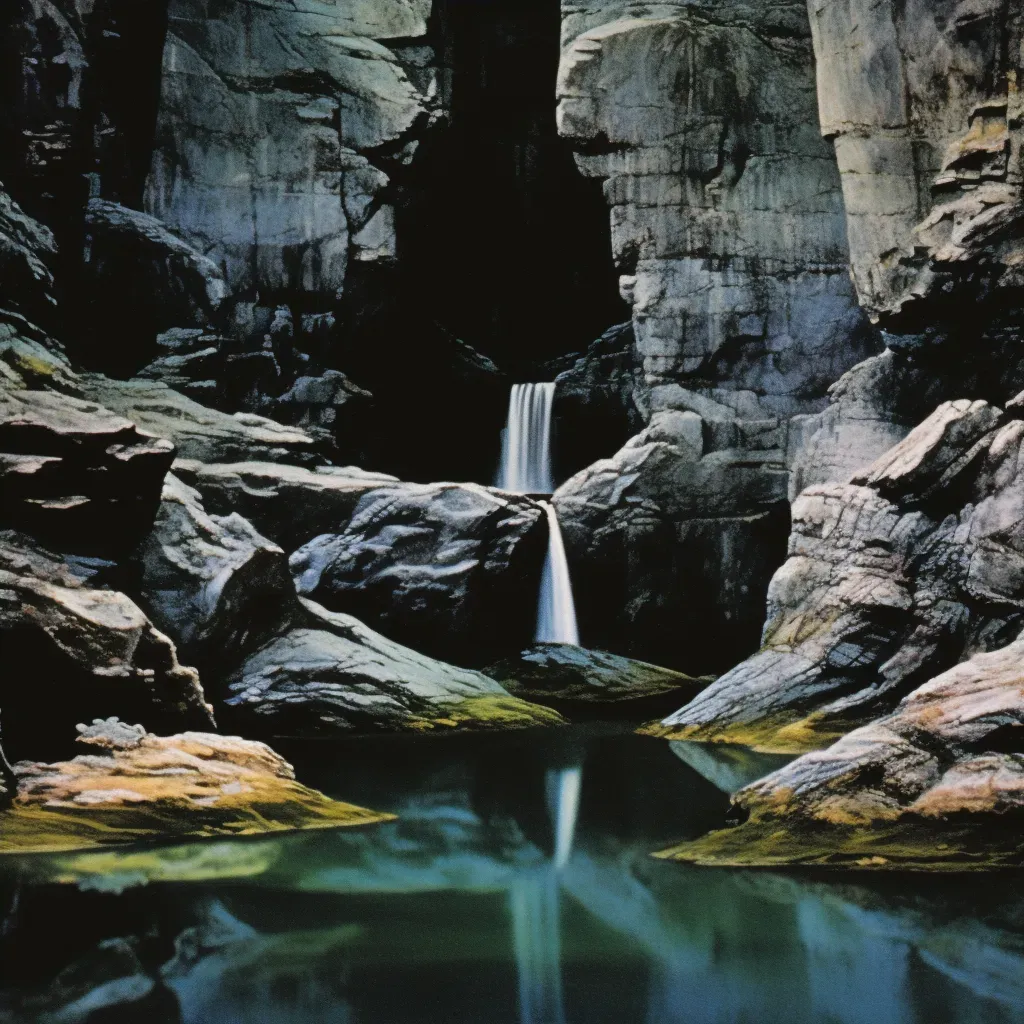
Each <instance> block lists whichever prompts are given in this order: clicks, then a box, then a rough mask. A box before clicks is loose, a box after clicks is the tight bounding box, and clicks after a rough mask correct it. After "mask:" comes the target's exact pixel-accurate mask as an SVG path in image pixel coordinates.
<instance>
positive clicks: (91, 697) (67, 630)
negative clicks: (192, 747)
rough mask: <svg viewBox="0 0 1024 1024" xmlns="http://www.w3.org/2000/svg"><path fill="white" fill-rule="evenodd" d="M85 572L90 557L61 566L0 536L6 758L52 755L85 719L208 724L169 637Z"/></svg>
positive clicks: (10, 535) (22, 540)
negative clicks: (97, 586) (92, 584)
mask: <svg viewBox="0 0 1024 1024" xmlns="http://www.w3.org/2000/svg"><path fill="white" fill-rule="evenodd" d="M76 567H78V568H77V569H76ZM82 575H86V576H87V575H89V562H88V561H86V562H85V563H80V562H74V561H73V562H70V563H68V562H64V561H62V560H61V559H60V558H58V557H57V556H55V555H53V554H51V553H50V552H47V551H44V550H43V549H41V548H39V547H38V546H36V545H35V544H34V543H33V542H32V541H31V540H30V539H29V538H27V537H25V536H24V535H20V534H17V533H14V532H13V531H4V532H3V533H2V534H0V579H2V588H3V590H2V592H3V600H2V603H0V631H2V635H3V648H4V658H5V661H7V663H8V664H9V665H10V666H17V667H18V669H19V671H17V672H9V673H7V677H6V678H5V681H4V685H3V688H2V690H0V708H2V711H3V724H4V744H5V749H6V751H7V754H8V756H9V757H10V758H12V759H15V758H20V757H24V756H27V757H36V758H42V757H50V756H53V755H54V754H57V755H58V756H59V754H60V752H61V751H62V749H63V743H64V739H63V737H64V736H70V735H72V734H73V730H74V725H75V723H76V722H77V721H81V720H82V719H83V718H84V717H86V716H87V715H89V714H103V715H124V716H126V717H127V716H130V717H132V718H134V719H135V720H136V721H141V722H144V723H145V724H146V725H147V726H149V727H150V728H152V729H158V728H162V729H166V728H168V727H169V728H172V729H173V728H182V727H186V728H188V727H199V728H203V727H209V726H211V725H212V724H213V717H212V714H211V711H210V708H209V707H208V705H207V704H206V703H205V701H204V698H203V690H202V688H201V687H200V685H199V679H198V677H197V675H196V673H195V671H194V670H193V669H189V668H184V667H183V666H181V665H180V664H179V663H178V659H177V654H176V652H175V648H174V645H173V644H172V643H171V641H170V640H169V639H168V638H167V637H166V636H165V635H164V634H163V633H161V632H159V631H158V630H157V629H156V628H154V626H153V624H152V623H151V622H150V621H149V619H147V618H146V616H145V615H144V614H143V613H142V610H141V609H140V608H139V607H138V605H136V604H135V603H134V602H132V601H131V600H130V599H129V598H128V597H126V596H125V595H124V594H121V593H118V592H117V591H113V590H100V589H95V588H93V587H90V586H87V585H86V584H85V583H84V582H83V579H82V578H81V576H82ZM39 681H43V683H44V684H45V685H40V683H39Z"/></svg>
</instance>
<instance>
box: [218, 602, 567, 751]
mask: <svg viewBox="0 0 1024 1024" xmlns="http://www.w3.org/2000/svg"><path fill="white" fill-rule="evenodd" d="M302 606H303V608H304V610H305V612H306V619H305V621H304V622H303V623H302V624H301V625H298V626H296V627H295V628H293V629H291V630H289V631H288V632H285V633H283V634H281V635H280V636H276V637H274V638H272V639H270V640H269V641H268V642H267V643H266V644H265V645H264V646H263V647H261V648H260V649H259V650H257V651H255V652H254V653H253V654H251V655H250V656H249V657H247V658H246V659H245V661H244V662H243V663H242V665H241V666H240V668H239V669H238V670H237V671H236V672H234V673H233V674H232V675H231V676H230V677H229V678H228V680H227V682H226V684H225V685H224V688H223V692H222V693H219V694H218V696H220V697H221V698H222V700H223V702H224V708H225V711H224V714H225V716H226V719H227V720H229V721H231V722H237V723H238V724H239V727H240V728H241V727H242V725H243V724H244V726H245V727H246V728H247V729H248V730H251V731H256V732H259V733H260V734H277V735H280V734H287V735H295V734H299V735H320V734H322V735H330V734H332V733H336V732H338V731H342V732H347V731H364V732H365V731H379V730H389V729H394V730H412V731H430V730H448V729H465V730H476V729H509V728H512V729H515V728H526V727H530V726H538V725H555V724H559V723H560V722H561V718H560V717H559V716H558V715H557V714H555V713H554V712H553V711H550V710H548V709H547V708H542V707H538V706H536V705H533V704H529V703H527V702H526V701H524V700H521V699H519V698H518V697H514V696H511V695H510V694H509V693H508V691H507V690H505V689H504V688H503V687H502V686H501V685H499V684H498V683H497V682H495V681H494V680H493V679H490V678H488V677H487V676H485V675H482V674H481V673H479V672H474V671H470V670H467V669H461V668H456V667H455V666H453V665H447V664H445V663H443V662H440V661H435V660H434V659H433V658H429V657H427V656H426V655H423V654H419V653H417V652H416V651H413V650H410V649H409V648H407V647H402V646H401V645H400V644H397V643H394V642H393V641H391V640H389V639H387V638H386V637H383V636H381V635H380V634H379V633H376V632H374V631H373V630H372V629H369V628H368V627H366V626H365V625H363V623H361V622H360V621H359V620H358V619H355V618H353V617H352V616H351V615H342V614H338V613H333V612H329V611H327V610H326V609H324V608H321V607H319V606H318V605H316V604H314V603H313V602H312V601H303V602H302Z"/></svg>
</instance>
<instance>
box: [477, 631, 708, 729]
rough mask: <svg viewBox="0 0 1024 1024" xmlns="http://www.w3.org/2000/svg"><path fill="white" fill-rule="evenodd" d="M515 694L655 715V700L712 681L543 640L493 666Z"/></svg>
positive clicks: (664, 699)
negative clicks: (612, 706) (608, 706)
mask: <svg viewBox="0 0 1024 1024" xmlns="http://www.w3.org/2000/svg"><path fill="white" fill-rule="evenodd" d="M488 674H490V675H492V676H493V677H494V678H495V679H497V680H498V681H499V682H500V683H502V684H503V685H504V686H505V687H506V688H507V689H508V690H509V692H511V693H514V694H515V695H516V696H518V697H524V698H525V699H527V700H531V701H536V702H538V703H540V704H551V705H552V706H555V707H561V706H562V705H565V706H566V707H570V706H573V707H577V706H580V705H588V704H590V705H614V710H615V711H616V712H623V713H627V714H628V713H630V712H633V713H636V714H653V713H654V711H653V708H651V707H650V706H651V705H653V704H661V703H663V702H665V703H669V702H671V701H673V700H679V699H680V698H684V697H686V696H688V695H690V694H694V693H696V692H697V691H698V690H699V689H700V688H701V687H703V686H706V685H707V684H708V683H709V682H711V679H710V678H706V679H694V678H693V677H692V676H687V675H684V674H683V673H682V672H674V671H672V670H671V669H667V668H660V667H659V666H657V665H650V664H648V663H647V662H643V661H633V660H631V659H629V658H622V657H619V655H617V654H610V653H608V652H607V651H590V650H587V649H586V648H584V647H576V646H574V645H572V644H556V643H539V644H534V645H533V646H532V647H528V648H527V649H526V650H524V651H522V653H520V655H519V656H518V657H516V658H506V659H505V660H504V661H501V662H499V663H498V664H497V665H492V666H491V667H490V668H489V669H488Z"/></svg>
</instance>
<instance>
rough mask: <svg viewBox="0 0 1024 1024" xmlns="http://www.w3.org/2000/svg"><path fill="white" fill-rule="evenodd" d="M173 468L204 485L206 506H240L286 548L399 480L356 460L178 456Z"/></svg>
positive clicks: (228, 509)
mask: <svg viewBox="0 0 1024 1024" xmlns="http://www.w3.org/2000/svg"><path fill="white" fill-rule="evenodd" d="M174 473H175V475H177V476H178V477H180V478H181V479H182V480H183V481H184V482H185V483H187V484H189V485H190V486H191V487H194V488H195V489H196V490H197V491H199V493H200V494H201V495H202V499H203V506H204V507H205V508H206V509H207V511H209V512H211V513H213V514H214V515H218V516H227V515H230V514H231V513H233V512H237V513H238V514H239V515H241V516H244V517H245V518H246V519H248V520H249V521H250V522H251V523H252V524H253V525H254V526H255V527H256V529H257V530H259V531H260V532H261V533H262V534H264V536H266V537H269V538H270V539H271V540H273V541H274V542H275V543H277V544H279V545H280V546H281V547H282V548H284V550H285V551H294V550H295V549H296V548H297V547H299V546H300V545H302V544H305V543H306V542H307V541H310V540H312V539H313V538H314V537H318V536H320V535H321V534H325V533H331V532H333V531H335V530H338V529H340V528H341V527H343V526H345V525H346V524H347V523H348V522H349V520H351V518H352V516H353V515H354V514H355V511H356V508H357V507H358V505H359V502H360V501H361V500H362V498H363V497H364V495H366V494H368V493H370V492H371V491H375V490H378V489H379V488H381V487H386V486H390V485H392V484H397V483H398V481H397V480H396V479H395V478H394V477H393V476H388V475H387V474H385V473H371V472H368V471H367V470H363V469H358V468H357V467H355V466H344V467H340V466H317V467H315V468H314V469H306V468H303V467H301V466H289V465H285V464H282V463H272V462H236V463H227V464H223V463H204V462H196V461H194V460H191V459H178V460H177V461H176V462H175V463H174Z"/></svg>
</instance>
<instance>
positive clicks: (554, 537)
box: [534, 501, 580, 645]
mask: <svg viewBox="0 0 1024 1024" xmlns="http://www.w3.org/2000/svg"><path fill="white" fill-rule="evenodd" d="M541 504H542V505H543V506H544V511H545V512H546V513H547V517H548V555H547V558H546V559H545V560H544V572H543V575H542V576H541V581H540V601H539V603H538V605H537V632H536V634H535V635H534V639H535V640H536V641H537V642H538V643H554V644H577V645H578V644H579V642H580V633H579V629H578V627H577V625H576V603H575V602H574V601H573V597H572V581H571V580H570V579H569V563H568V561H567V560H566V557H565V544H564V543H563V541H562V530H561V527H560V526H559V525H558V516H557V515H555V510H554V507H553V506H552V505H551V504H549V503H548V502H546V501H542V502H541Z"/></svg>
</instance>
